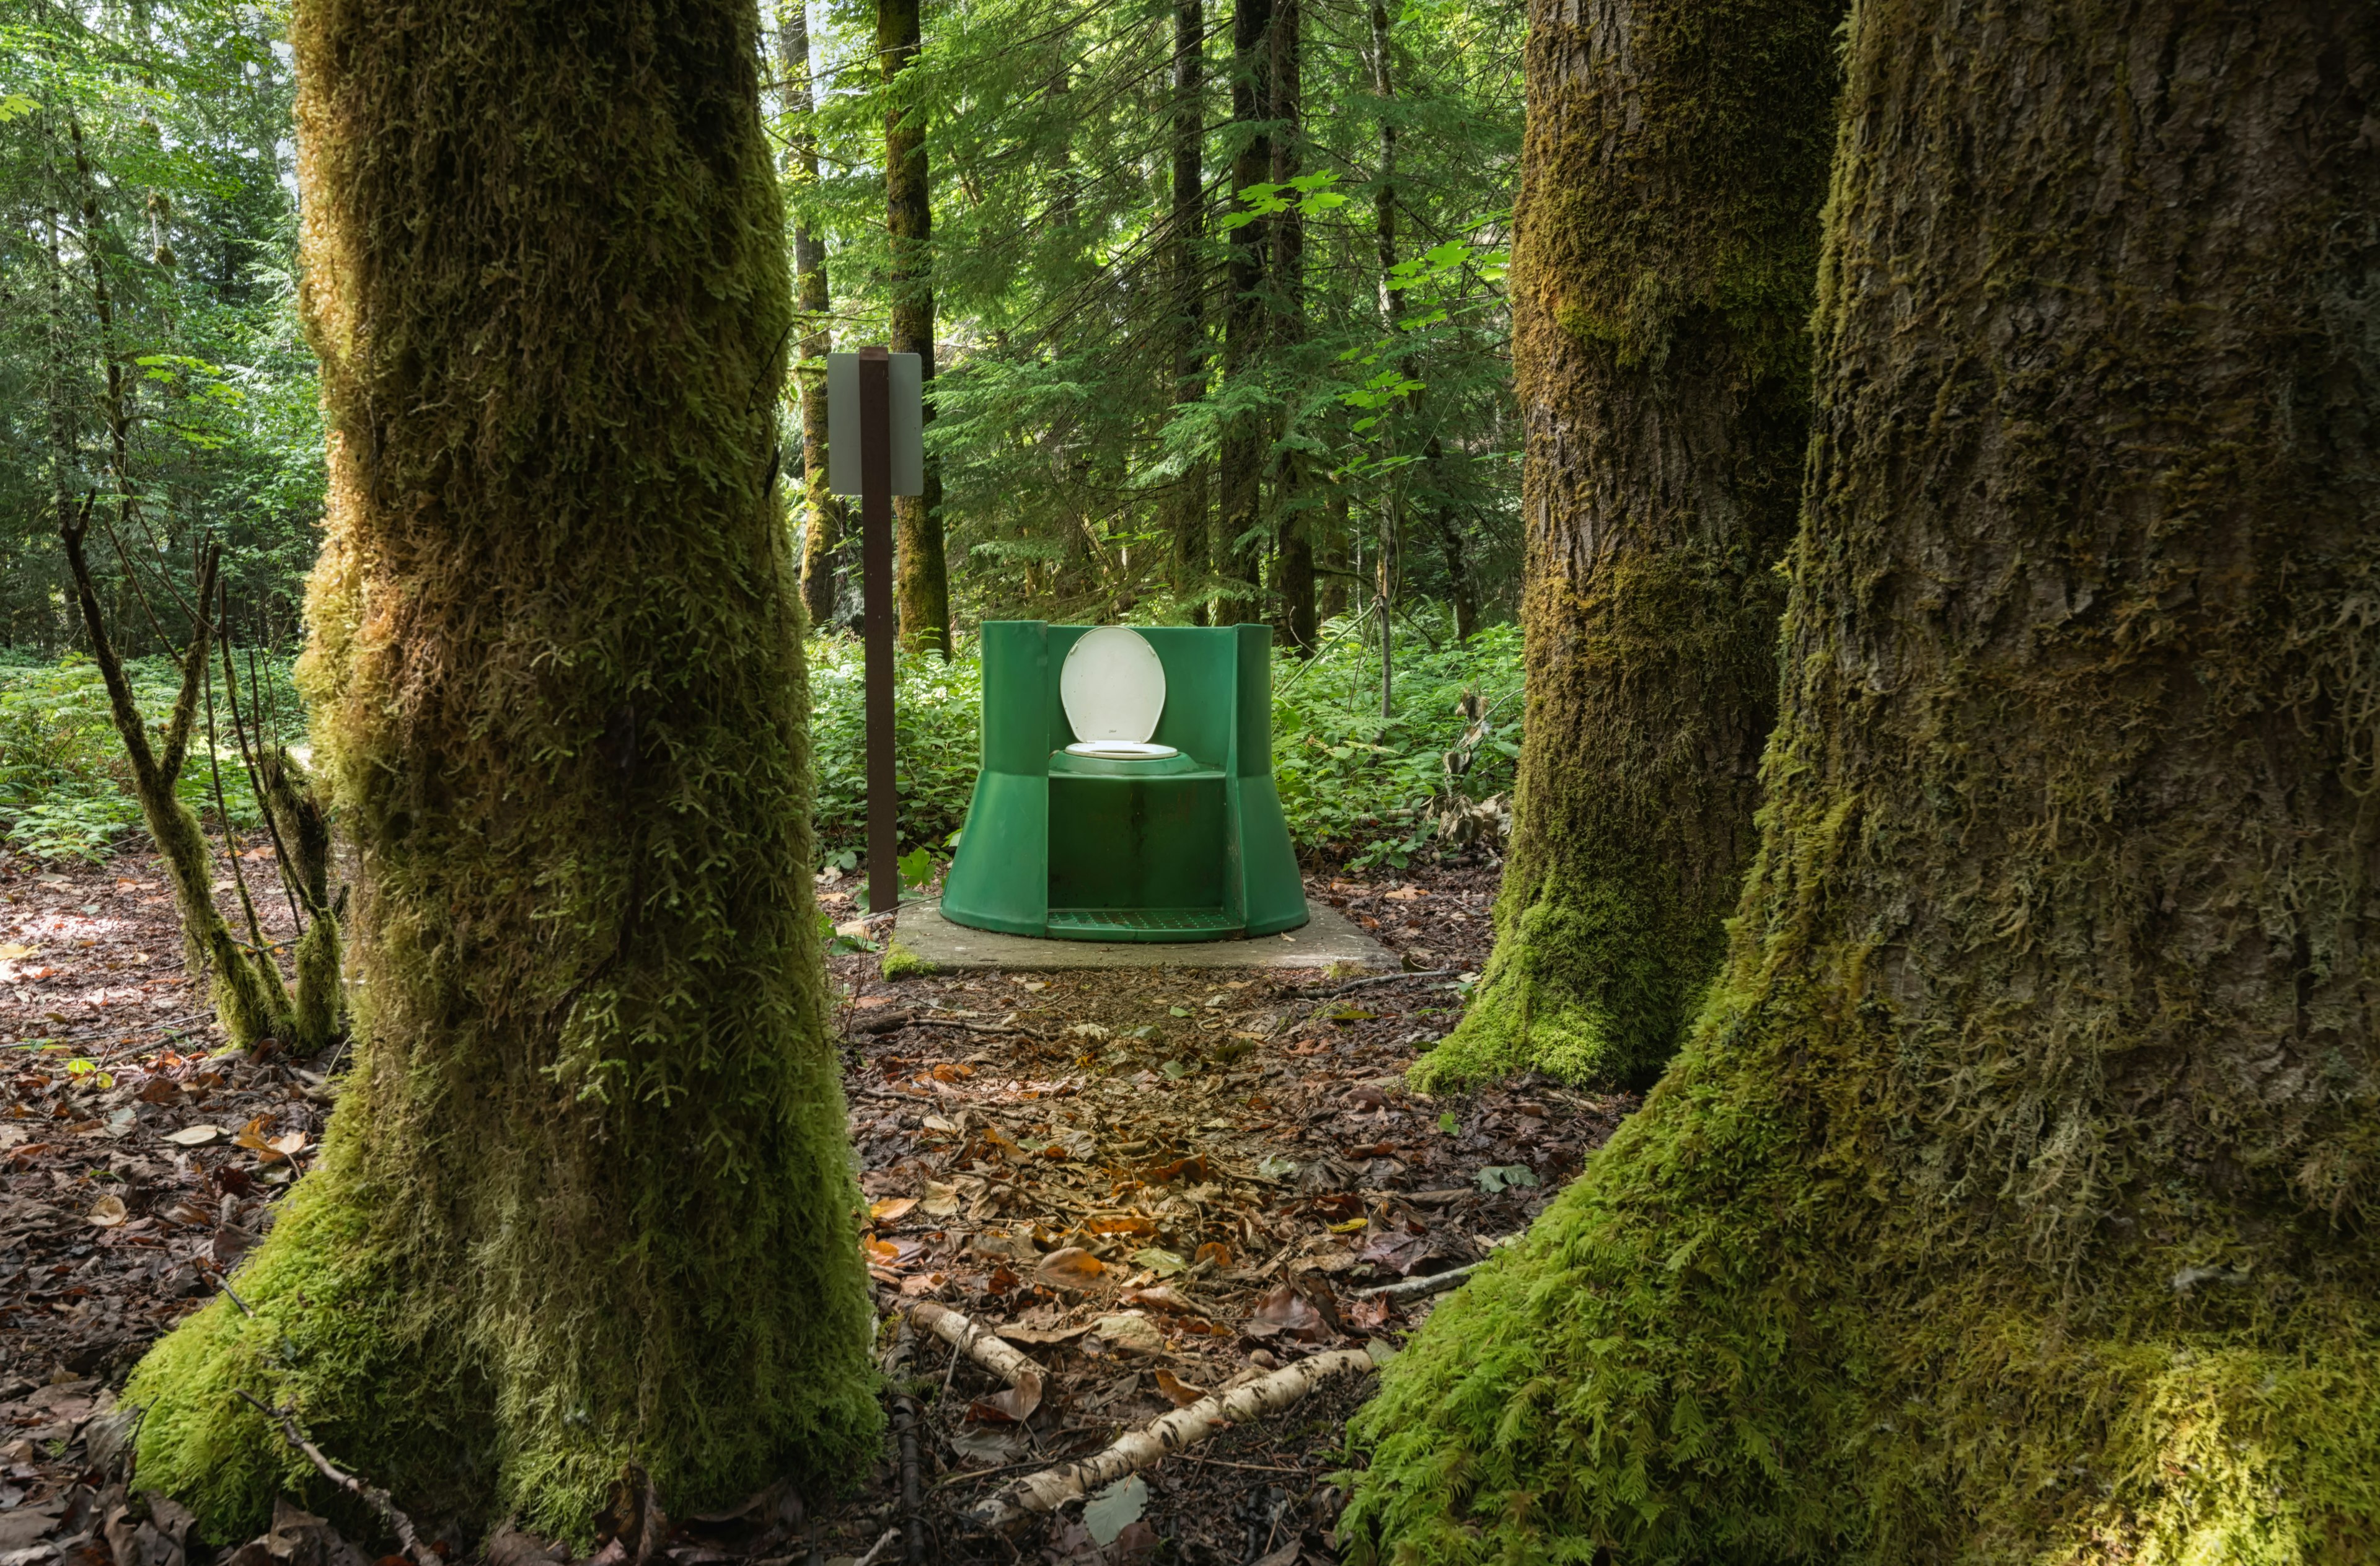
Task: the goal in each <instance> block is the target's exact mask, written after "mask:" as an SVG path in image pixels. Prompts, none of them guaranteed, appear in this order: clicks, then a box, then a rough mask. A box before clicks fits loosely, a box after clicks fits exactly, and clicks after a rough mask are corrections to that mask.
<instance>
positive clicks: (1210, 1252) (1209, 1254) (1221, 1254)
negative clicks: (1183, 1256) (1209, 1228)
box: [1190, 1240, 1232, 1268]
mask: <svg viewBox="0 0 2380 1566" xmlns="http://www.w3.org/2000/svg"><path fill="white" fill-rule="evenodd" d="M1190 1259H1191V1260H1192V1261H1193V1262H1200V1263H1204V1262H1212V1263H1214V1264H1215V1266H1217V1267H1218V1268H1224V1267H1229V1266H1231V1265H1232V1247H1231V1246H1229V1245H1226V1244H1223V1243H1222V1242H1221V1241H1220V1240H1209V1241H1208V1242H1207V1243H1206V1244H1203V1245H1201V1246H1199V1247H1198V1250H1197V1254H1196V1255H1195V1256H1192V1257H1191V1258H1190Z"/></svg>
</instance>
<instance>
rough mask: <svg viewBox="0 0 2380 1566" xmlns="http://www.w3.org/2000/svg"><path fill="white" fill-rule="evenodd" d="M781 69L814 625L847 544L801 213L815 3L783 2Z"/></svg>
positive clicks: (821, 301)
mask: <svg viewBox="0 0 2380 1566" xmlns="http://www.w3.org/2000/svg"><path fill="white" fill-rule="evenodd" d="M777 70H778V73H779V77H780V80H781V84H782V89H781V90H782V94H783V100H784V118H785V125H786V137H785V141H786V147H785V174H786V181H787V183H788V184H790V185H791V186H792V187H793V188H794V191H795V212H794V296H795V305H796V307H797V308H798V309H799V310H801V338H800V346H799V348H798V350H797V355H798V357H797V358H796V361H795V369H794V375H795V382H796V386H797V389H798V391H799V392H800V395H801V404H802V510H803V516H804V527H803V528H802V604H803V607H804V608H805V609H807V611H808V613H809V623H810V625H813V626H825V625H832V622H833V620H834V599H835V591H834V589H835V579H834V554H835V548H836V546H837V545H839V544H841V543H842V542H843V522H844V516H843V500H842V497H840V496H838V495H837V494H835V493H834V492H832V490H830V489H828V488H827V484H826V464H827V453H826V439H827V421H826V356H827V354H828V352H829V351H830V350H831V349H832V347H833V346H834V334H833V333H832V330H830V329H829V327H828V326H827V314H828V311H829V310H830V309H831V308H832V301H831V297H830V294H829V290H828V287H827V275H826V241H825V239H823V238H822V237H820V234H819V230H818V224H817V221H816V220H815V219H813V218H812V217H811V216H809V214H808V213H807V212H804V211H803V210H802V209H801V204H802V202H804V201H805V200H807V199H808V197H809V196H810V195H811V194H812V193H813V192H814V191H815V190H816V189H817V188H818V182H819V153H818V128H817V123H816V122H817V116H818V101H817V99H816V97H815V95H814V94H813V93H812V91H811V88H810V19H809V4H808V0H778V6H777Z"/></svg>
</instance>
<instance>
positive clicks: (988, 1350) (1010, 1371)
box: [909, 1300, 1050, 1423]
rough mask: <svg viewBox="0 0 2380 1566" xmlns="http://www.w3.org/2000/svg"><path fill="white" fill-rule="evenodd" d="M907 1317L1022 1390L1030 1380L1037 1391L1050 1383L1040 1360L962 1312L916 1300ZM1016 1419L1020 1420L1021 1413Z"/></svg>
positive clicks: (930, 1302)
mask: <svg viewBox="0 0 2380 1566" xmlns="http://www.w3.org/2000/svg"><path fill="white" fill-rule="evenodd" d="M909 1319H910V1320H912V1321H914V1322H916V1323H917V1325H918V1326H920V1327H923V1328H924V1329H926V1330H927V1331H929V1332H931V1333H932V1334H933V1335H934V1336H935V1337H937V1338H940V1339H941V1341H944V1342H946V1343H948V1344H950V1345H951V1346H952V1347H953V1348H954V1349H957V1350H959V1351H960V1352H961V1353H963V1354H965V1355H966V1356H967V1357H968V1358H969V1359H971V1360H973V1361H975V1362H976V1363H977V1365H980V1366H983V1367H984V1368H985V1369H986V1370H989V1371H990V1372H991V1373H992V1374H993V1375H994V1376H997V1377H999V1378H1001V1379H1002V1380H1003V1381H1005V1382H1007V1383H1008V1384H1009V1385H1010V1386H1012V1387H1015V1388H1019V1389H1022V1388H1023V1387H1024V1385H1025V1383H1026V1381H1027V1380H1028V1379H1029V1380H1031V1381H1032V1382H1033V1384H1034V1387H1035V1389H1036V1391H1037V1393H1038V1389H1039V1388H1041V1387H1042V1386H1045V1385H1047V1384H1048V1382H1049V1379H1050V1373H1049V1372H1048V1371H1047V1370H1045V1369H1043V1368H1042V1367H1041V1363H1040V1361H1038V1360H1037V1359H1035V1358H1034V1357H1033V1356H1032V1355H1031V1354H1026V1352H1025V1351H1024V1350H1022V1349H1020V1348H1018V1347H1016V1346H1015V1345H1014V1343H1011V1342H1010V1341H1008V1340H1007V1339H1005V1338H1003V1337H1002V1336H1001V1335H1000V1334H999V1333H997V1332H994V1331H993V1330H992V1329H990V1328H989V1327H986V1326H985V1325H984V1324H983V1323H982V1322H980V1321H977V1320H976V1319H975V1318H974V1317H970V1316H967V1315H965V1313H963V1312H960V1311H955V1310H953V1309H952V1308H951V1307H950V1306H948V1305H937V1304H936V1303H935V1302H933V1301H932V1300H919V1301H918V1302H917V1304H915V1305H911V1306H910V1307H909ZM1019 1420H1020V1423H1021V1422H1022V1416H1021V1415H1020V1416H1019Z"/></svg>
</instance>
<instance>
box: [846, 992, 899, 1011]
mask: <svg viewBox="0 0 2380 1566" xmlns="http://www.w3.org/2000/svg"><path fill="white" fill-rule="evenodd" d="M851 1004H852V1009H853V1010H855V1011H861V1012H864V1011H867V1010H868V1009H869V1008H870V1007H873V1006H889V1005H891V1004H892V996H890V995H862V996H861V997H860V998H859V999H858V1000H856V1001H854V1002H852V1003H851Z"/></svg>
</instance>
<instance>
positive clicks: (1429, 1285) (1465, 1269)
mask: <svg viewBox="0 0 2380 1566" xmlns="http://www.w3.org/2000/svg"><path fill="white" fill-rule="evenodd" d="M1487 1265H1488V1264H1487V1263H1486V1262H1484V1261H1475V1262H1466V1263H1464V1264H1463V1266H1461V1267H1453V1268H1449V1269H1447V1270H1445V1271H1444V1272H1433V1273H1431V1274H1430V1275H1429V1276H1428V1277H1427V1278H1405V1279H1400V1280H1399V1281H1396V1282H1394V1283H1383V1284H1381V1285H1379V1287H1378V1288H1375V1289H1358V1290H1356V1291H1355V1292H1354V1293H1352V1294H1350V1295H1348V1296H1347V1297H1348V1298H1349V1299H1351V1300H1416V1299H1419V1298H1421V1297H1422V1296H1423V1295H1424V1294H1436V1293H1443V1292H1444V1291H1446V1290H1448V1289H1451V1288H1453V1287H1454V1286H1455V1285H1456V1284H1457V1283H1460V1282H1462V1281H1463V1280H1464V1279H1465V1278H1468V1277H1469V1276H1470V1275H1471V1274H1473V1273H1475V1272H1476V1271H1478V1270H1479V1269H1481V1268H1483V1267H1485V1266H1487Z"/></svg>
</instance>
